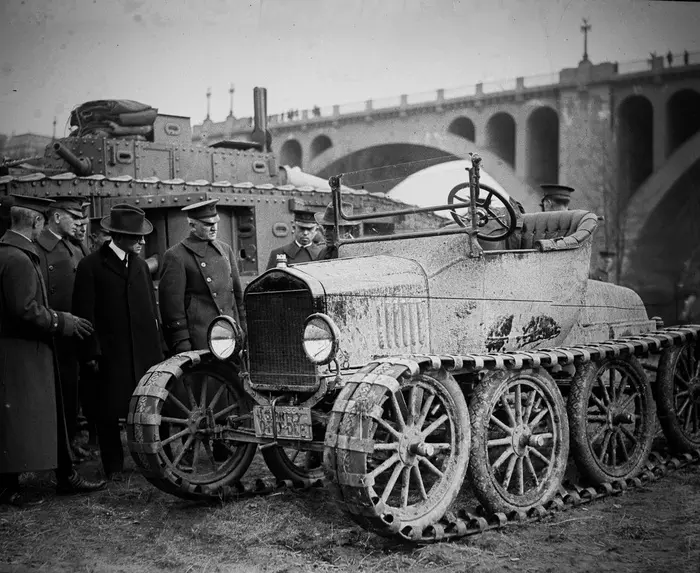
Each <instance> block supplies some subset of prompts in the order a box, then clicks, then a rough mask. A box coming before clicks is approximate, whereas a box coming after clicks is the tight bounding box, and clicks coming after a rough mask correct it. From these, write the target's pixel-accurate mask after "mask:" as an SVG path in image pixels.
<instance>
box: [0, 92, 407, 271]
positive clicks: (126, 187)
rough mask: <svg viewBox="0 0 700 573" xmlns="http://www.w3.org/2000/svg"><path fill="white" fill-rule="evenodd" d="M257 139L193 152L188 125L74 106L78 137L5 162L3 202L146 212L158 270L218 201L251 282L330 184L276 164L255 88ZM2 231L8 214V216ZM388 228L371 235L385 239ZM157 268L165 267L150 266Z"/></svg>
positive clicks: (378, 201)
mask: <svg viewBox="0 0 700 573" xmlns="http://www.w3.org/2000/svg"><path fill="white" fill-rule="evenodd" d="M254 110H255V115H254V118H253V126H252V130H251V132H250V134H249V136H248V137H247V138H245V139H243V138H239V139H237V140H233V141H221V142H218V143H214V144H213V145H211V146H208V147H204V146H199V145H193V144H192V128H191V125H190V118H188V117H183V116H175V115H167V114H160V113H158V110H156V109H154V108H150V107H149V106H145V105H142V104H137V102H129V101H126V102H124V101H117V100H100V101H95V102H88V103H86V104H83V105H82V106H79V107H78V108H76V109H75V110H74V111H73V113H72V116H71V123H72V125H74V127H75V129H74V131H73V132H72V133H71V134H70V135H69V136H68V137H65V138H63V139H60V140H56V141H54V142H53V143H52V144H51V145H49V146H47V148H46V151H45V155H44V157H43V158H40V159H38V160H36V159H37V158H30V159H35V161H33V162H32V161H29V162H27V161H26V160H19V161H10V162H6V163H5V164H3V165H2V166H0V167H3V166H4V167H5V168H6V169H5V170H6V171H9V174H6V175H3V176H0V203H2V199H3V197H6V196H8V195H10V194H20V195H33V196H40V197H56V196H66V195H72V196H76V197H81V198H84V200H85V201H86V202H89V203H90V210H89V214H90V217H91V218H92V220H93V221H95V224H99V220H100V219H101V218H102V217H104V216H106V215H108V214H109V211H110V209H111V207H112V206H114V205H116V204H118V203H129V204H132V205H135V206H137V207H140V208H142V209H144V210H145V211H146V216H147V217H148V219H149V220H150V221H151V222H152V223H153V227H154V230H153V232H152V233H151V234H150V235H148V236H147V237H146V245H145V248H144V250H143V256H145V257H146V258H152V260H153V261H154V262H156V261H157V259H158V258H159V257H161V256H162V255H163V253H164V252H165V250H166V249H167V248H169V247H170V246H172V245H174V244H176V243H178V242H179V241H180V240H182V239H183V238H184V237H185V236H186V235H187V233H188V224H187V218H186V217H185V216H184V214H183V213H181V212H180V209H181V208H182V207H184V206H186V205H188V204H191V203H195V202H197V201H201V200H204V199H212V198H218V199H219V204H218V209H219V214H220V217H221V222H220V223H219V239H221V240H222V241H224V242H225V243H228V244H230V245H231V246H232V248H233V250H234V252H237V253H238V254H239V260H238V264H239V272H240V274H241V279H242V280H243V282H244V283H247V282H249V281H250V280H251V279H252V278H254V277H255V276H257V275H258V274H259V273H260V272H262V271H263V270H265V264H266V262H267V257H268V254H269V252H270V251H271V250H272V249H274V248H276V247H279V246H281V245H283V244H285V243H288V242H290V241H291V240H292V229H291V221H292V219H293V211H294V210H295V209H297V208H299V207H300V206H301V205H302V204H303V205H304V206H305V208H307V209H314V210H322V209H323V208H325V206H326V205H327V204H328V203H329V202H330V188H329V187H328V184H327V182H326V181H325V180H322V179H320V178H318V177H314V176H312V175H310V174H307V173H303V172H300V171H298V170H296V169H289V168H288V167H286V166H279V165H278V164H277V161H276V158H275V156H274V154H273V153H272V152H271V151H270V149H271V147H270V145H271V137H270V133H269V131H268V129H267V125H266V118H267V115H266V113H267V112H266V91H265V89H264V88H255V90H254ZM345 191H346V193H347V195H348V197H349V199H348V200H350V201H351V202H352V203H353V204H354V205H355V207H356V208H358V209H361V210H363V211H365V212H371V211H372V210H374V209H377V208H379V209H386V206H387V205H395V202H393V201H391V200H389V199H384V198H382V197H378V196H375V195H370V194H369V193H367V192H365V191H361V190H352V189H349V188H346V189H345ZM0 219H1V220H0V232H4V230H5V228H6V227H7V226H8V223H9V214H8V213H7V212H4V211H2V209H1V208H0ZM397 224H398V226H401V225H402V224H404V222H402V221H398V220H396V219H395V220H393V221H388V222H387V224H385V225H384V226H383V228H381V227H380V226H379V225H377V224H371V225H370V224H367V225H366V229H367V230H369V229H370V227H371V229H372V232H377V231H378V232H386V231H387V230H390V229H392V228H393V226H394V225H397ZM363 230H365V229H362V230H361V231H363ZM152 268H154V269H157V265H155V264H154V265H152Z"/></svg>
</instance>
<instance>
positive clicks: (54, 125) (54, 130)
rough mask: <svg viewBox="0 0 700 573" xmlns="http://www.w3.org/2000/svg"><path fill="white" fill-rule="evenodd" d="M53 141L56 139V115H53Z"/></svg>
mask: <svg viewBox="0 0 700 573" xmlns="http://www.w3.org/2000/svg"><path fill="white" fill-rule="evenodd" d="M51 140H52V141H56V116H55V115H54V116H53V135H52V136H51Z"/></svg>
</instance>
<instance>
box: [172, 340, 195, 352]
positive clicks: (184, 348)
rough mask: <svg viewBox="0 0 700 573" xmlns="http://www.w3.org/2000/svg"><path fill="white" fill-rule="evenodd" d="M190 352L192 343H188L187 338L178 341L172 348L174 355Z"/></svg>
mask: <svg viewBox="0 0 700 573" xmlns="http://www.w3.org/2000/svg"><path fill="white" fill-rule="evenodd" d="M190 350H192V343H191V342H190V339H189V338H186V339H185V340H180V341H179V342H176V343H175V346H173V353H174V354H180V352H188V351H190Z"/></svg>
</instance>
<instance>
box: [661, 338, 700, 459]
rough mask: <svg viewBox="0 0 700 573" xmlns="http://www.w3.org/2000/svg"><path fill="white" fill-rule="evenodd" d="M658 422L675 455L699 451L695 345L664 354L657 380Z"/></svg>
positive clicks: (699, 368)
mask: <svg viewBox="0 0 700 573" xmlns="http://www.w3.org/2000/svg"><path fill="white" fill-rule="evenodd" d="M656 385H657V386H656V400H657V407H658V410H659V422H660V423H661V427H662V428H663V431H664V435H665V436H666V439H667V440H668V443H669V445H670V446H671V447H672V448H673V449H674V450H676V451H680V452H690V451H693V450H697V449H699V448H700V360H698V348H697V346H696V345H695V344H686V345H684V346H678V347H674V348H669V349H668V350H665V351H664V353H663V354H662V355H661V360H660V361H659V375H658V377H657V379H656Z"/></svg>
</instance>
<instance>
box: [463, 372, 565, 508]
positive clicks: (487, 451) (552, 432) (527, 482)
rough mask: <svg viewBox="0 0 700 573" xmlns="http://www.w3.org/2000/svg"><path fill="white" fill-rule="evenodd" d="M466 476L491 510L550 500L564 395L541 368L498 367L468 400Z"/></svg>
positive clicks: (561, 442) (558, 471) (560, 460)
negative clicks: (469, 426)
mask: <svg viewBox="0 0 700 573" xmlns="http://www.w3.org/2000/svg"><path fill="white" fill-rule="evenodd" d="M470 413H471V419H472V458H471V461H470V463H469V475H470V479H471V482H472V485H473V487H474V492H475V494H476V496H477V498H478V499H479V501H480V502H481V504H482V505H483V506H484V507H485V508H486V509H488V510H490V511H492V512H499V511H501V512H505V513H508V512H511V511H528V510H529V509H531V508H533V507H535V506H537V505H542V504H544V503H546V502H547V501H549V500H550V499H552V498H553V497H554V495H555V494H556V493H557V490H558V488H559V486H560V485H561V480H562V478H563V476H564V472H565V471H566V462H567V457H568V452H569V426H568V424H567V420H566V407H565V406H564V400H563V398H562V396H561V393H560V392H559V389H558V388H557V385H556V383H555V382H554V380H553V379H552V377H551V376H550V375H549V374H548V373H547V372H545V371H544V370H523V371H519V372H518V371H516V372H505V371H498V372H494V373H492V374H490V375H489V376H487V377H486V378H485V379H484V380H482V381H481V383H479V385H478V386H477V387H476V390H475V391H474V394H473V396H472V399H471V403H470Z"/></svg>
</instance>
